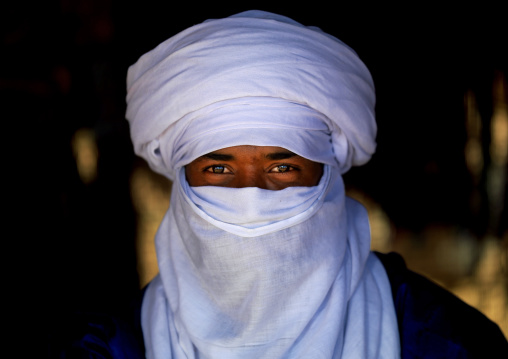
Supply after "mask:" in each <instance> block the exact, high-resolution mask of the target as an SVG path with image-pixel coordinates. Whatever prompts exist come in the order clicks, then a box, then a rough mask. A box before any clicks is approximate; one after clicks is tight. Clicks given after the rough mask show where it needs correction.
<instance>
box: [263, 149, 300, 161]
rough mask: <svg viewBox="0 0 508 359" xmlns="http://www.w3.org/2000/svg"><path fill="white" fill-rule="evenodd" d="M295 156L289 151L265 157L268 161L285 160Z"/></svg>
mask: <svg viewBox="0 0 508 359" xmlns="http://www.w3.org/2000/svg"><path fill="white" fill-rule="evenodd" d="M294 156H296V154H295V153H293V152H290V151H284V152H272V153H268V154H267V155H266V156H265V157H266V158H267V159H269V160H285V159H287V158H291V157H294Z"/></svg>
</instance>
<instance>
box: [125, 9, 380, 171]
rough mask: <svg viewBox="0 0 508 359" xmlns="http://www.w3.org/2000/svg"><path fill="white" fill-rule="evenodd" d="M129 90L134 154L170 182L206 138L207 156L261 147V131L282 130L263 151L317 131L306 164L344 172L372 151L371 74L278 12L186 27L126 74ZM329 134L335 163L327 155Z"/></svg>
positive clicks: (348, 52)
mask: <svg viewBox="0 0 508 359" xmlns="http://www.w3.org/2000/svg"><path fill="white" fill-rule="evenodd" d="M127 89H128V94H127V113H126V117H127V119H128V120H129V122H130V126H131V137H132V140H133V144H134V149H135V152H136V153H137V154H138V155H140V156H142V157H143V158H145V159H146V160H147V161H148V163H149V164H150V166H151V167H152V168H153V169H154V170H155V171H157V172H159V173H162V174H164V175H166V176H167V177H169V178H170V179H174V178H175V175H176V171H177V169H178V168H179V167H181V166H184V165H185V164H187V163H189V162H191V161H192V160H193V159H195V158H196V157H198V156H201V155H203V154H205V153H203V151H204V150H205V149H204V148H203V149H201V148H197V147H196V146H197V144H199V143H201V142H203V141H202V140H203V139H205V140H206V142H207V143H208V146H207V150H210V146H209V144H210V143H211V142H213V141H215V143H214V146H215V148H213V149H212V150H211V151H213V150H217V149H220V148H225V147H230V146H235V145H249V144H253V143H254V142H255V143H257V144H259V142H260V141H259V137H262V136H263V134H262V133H261V132H260V131H261V129H263V128H264V129H267V128H273V129H276V130H280V131H275V133H278V135H275V137H274V138H272V139H266V140H265V141H264V142H265V143H266V144H265V143H263V144H262V145H272V146H279V147H286V148H287V147H289V146H291V144H292V143H293V142H292V141H293V140H292V139H294V138H300V139H302V138H303V136H302V132H301V131H302V130H303V131H307V132H309V131H314V130H315V132H314V133H316V136H312V138H313V141H314V142H315V143H314V144H307V145H309V146H315V147H316V148H314V149H312V150H311V152H313V153H314V152H315V153H316V156H315V157H314V158H311V159H313V160H316V161H320V162H323V163H327V164H330V165H332V166H335V167H338V168H339V171H340V172H341V173H344V172H346V171H347V170H348V169H349V168H350V167H351V166H353V165H362V164H364V163H366V162H367V161H368V160H369V159H370V157H371V156H372V154H373V153H374V150H375V147H376V143H375V136H376V124H375V116H374V106H375V93H374V85H373V81H372V78H371V76H370V73H369V71H368V69H367V68H366V67H365V65H364V64H363V63H362V61H361V60H360V59H359V57H358V56H357V54H356V53H355V52H354V51H353V50H352V49H351V48H349V47H348V46H346V45H345V44H344V43H343V42H341V41H340V40H338V39H336V38H335V37H333V36H330V35H328V34H326V33H324V32H322V31H321V30H319V29H318V28H315V27H306V26H303V25H301V24H299V23H297V22H295V21H293V20H291V19H289V18H287V17H284V16H280V15H275V14H271V13H266V12H262V11H248V12H244V13H240V14H237V15H234V16H231V17H228V18H224V19H217V20H208V21H206V22H204V23H202V24H199V25H195V26H193V27H191V28H189V29H187V30H185V31H182V32H181V33H179V34H177V35H176V36H174V37H172V38H170V39H168V40H167V41H165V42H163V43H161V44H160V45H159V46H158V47H156V48H155V49H153V50H152V51H150V52H148V53H146V54H145V55H143V56H141V58H140V59H139V60H138V61H137V63H136V64H134V65H133V66H131V67H130V68H129V72H128V77H127ZM209 117H212V118H214V119H215V120H217V121H219V122H220V121H221V119H222V123H227V125H226V126H219V125H217V124H215V123H214V124H213V126H211V125H210V122H208V118H209ZM256 129H257V130H256ZM224 131H225V132H224ZM227 131H229V132H227ZM256 131H258V132H256ZM272 132H274V131H272ZM323 134H325V135H327V136H328V139H325V140H324V143H323V138H324V137H323ZM330 136H331V142H332V146H333V154H332V155H331V156H332V157H333V156H334V158H330V156H327V155H325V154H324V153H325V152H330V151H329V150H328V151H326V149H325V148H324V146H325V145H326V146H329V142H330ZM277 138H278V139H277ZM301 141H303V139H302V140H301ZM249 142H251V143H249ZM274 142H277V143H274ZM286 142H287V144H288V145H287V146H286ZM198 147H199V146H198ZM293 147H297V146H293ZM288 149H290V150H293V152H296V153H298V149H295V148H288Z"/></svg>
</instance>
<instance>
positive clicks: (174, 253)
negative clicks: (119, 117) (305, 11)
mask: <svg viewBox="0 0 508 359" xmlns="http://www.w3.org/2000/svg"><path fill="white" fill-rule="evenodd" d="M127 101H128V106H127V118H128V120H129V121H130V124H131V134H132V139H133V143H134V148H135V151H136V153H138V154H139V155H141V156H143V157H144V158H145V159H147V161H148V163H149V164H150V166H151V167H152V168H153V169H154V170H156V171H158V172H160V173H162V174H164V175H166V176H167V177H168V178H170V179H172V180H173V181H174V182H173V190H172V197H171V203H170V208H169V210H168V212H167V213H166V215H165V217H164V219H163V221H162V224H161V226H160V228H159V230H158V232H157V235H156V249H157V258H158V264H159V270H160V273H159V275H158V276H157V277H156V278H155V279H154V280H153V281H152V282H151V283H150V285H149V286H148V288H147V290H146V294H145V299H144V301H143V306H142V327H143V335H144V341H145V346H146V350H147V351H146V354H147V357H148V358H177V359H180V358H221V359H222V358H247V359H248V358H396V357H399V356H400V347H399V342H398V331H397V323H396V318H395V313H394V308H393V300H392V297H391V294H390V286H389V283H388V279H387V277H386V273H385V272H384V270H383V267H382V265H380V263H379V261H378V260H377V258H376V257H374V256H372V255H371V254H370V252H369V247H370V229H369V224H368V217H367V213H366V211H365V209H364V208H363V207H362V206H361V205H360V204H358V203H357V202H355V201H353V200H350V199H347V198H346V196H345V189H344V184H343V182H342V177H341V174H342V173H344V172H345V171H347V170H348V169H349V168H350V167H351V166H352V165H360V164H363V163H365V162H366V161H368V159H369V158H370V156H371V155H372V153H373V152H374V149H375V132H376V126H375V122H374V116H373V108H374V88H373V84H372V79H371V77H370V74H369V72H368V70H367V69H366V68H365V66H364V65H363V63H362V62H361V61H360V60H359V58H358V56H357V55H356V54H355V53H354V52H353V51H352V50H351V49H350V48H349V47H347V46H346V45H344V44H343V43H342V42H340V41H339V40H337V39H335V38H334V37H331V36H329V35H327V34H325V33H323V32H321V31H320V30H319V29H317V28H311V27H304V26H302V25H300V24H298V23H296V22H294V21H293V20H291V19H288V18H286V17H282V16H279V15H275V14H270V13H265V12H259V11H253V12H246V13H241V14H238V15H235V16H232V17H230V18H226V19H217V20H210V21H207V22H205V23H203V24H199V25H196V26H194V27H192V28H190V29H187V30H185V31H183V32H182V33H180V34H178V35H176V36H175V37H173V38H171V39H169V40H167V41H166V42H164V43H162V44H161V45H159V46H158V47H157V48H156V49H154V50H153V51H151V52H149V53H148V54H146V55H144V56H142V57H141V58H140V59H139V61H138V62H137V63H136V64H135V65H133V66H132V67H131V68H130V69H129V74H128V95H127ZM238 145H255V146H279V147H283V148H286V149H288V150H290V151H293V152H295V153H296V154H299V155H301V156H303V157H305V158H308V159H310V160H313V161H316V162H320V163H323V164H324V174H323V176H322V178H321V180H320V182H319V184H318V185H317V186H313V187H289V188H286V189H284V190H281V191H269V190H263V189H259V188H239V189H237V188H234V189H233V188H219V187H209V186H205V187H190V186H189V185H188V183H187V181H186V179H185V173H184V166H185V165H186V164H188V163H190V162H191V161H192V160H194V159H195V158H197V157H199V156H201V155H204V154H206V153H209V152H212V151H214V150H217V149H221V148H226V147H231V146H238Z"/></svg>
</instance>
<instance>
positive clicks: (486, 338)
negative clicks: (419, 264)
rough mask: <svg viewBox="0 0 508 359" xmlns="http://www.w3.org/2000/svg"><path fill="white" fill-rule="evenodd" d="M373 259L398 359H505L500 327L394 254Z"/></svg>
mask: <svg viewBox="0 0 508 359" xmlns="http://www.w3.org/2000/svg"><path fill="white" fill-rule="evenodd" d="M376 255H377V256H378V258H379V259H380V260H381V262H382V263H383V265H384V267H385V270H386V272H387V275H388V278H389V280H390V285H391V289H392V294H393V299H394V304H395V310H396V313H397V320H398V324H399V333H400V337H401V349H402V358H508V342H507V340H506V338H505V337H504V335H503V333H502V332H501V330H500V329H499V327H498V326H497V325H496V324H495V323H494V322H492V321H491V320H489V319H488V318H487V317H485V316H484V315H483V314H482V313H480V312H479V311H478V310H476V309H475V308H473V307H471V306H469V305H467V304H466V303H464V302H463V301H461V300H460V299H459V298H457V297H456V296H454V295H453V294H452V293H450V292H448V291H447V290H445V289H443V288H441V287H440V286H438V285H437V284H435V283H433V282H432V281H430V280H429V279H427V278H425V277H423V276H421V275H419V274H417V273H415V272H412V271H410V270H409V269H407V267H406V264H405V262H404V260H403V259H402V257H401V256H400V255H398V254H396V253H389V254H381V253H377V252H376Z"/></svg>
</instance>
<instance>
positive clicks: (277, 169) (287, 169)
mask: <svg viewBox="0 0 508 359" xmlns="http://www.w3.org/2000/svg"><path fill="white" fill-rule="evenodd" d="M294 170H295V168H294V167H293V166H290V165H285V164H282V165H277V166H275V167H273V168H272V169H271V170H270V172H272V173H285V172H290V171H294Z"/></svg>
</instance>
